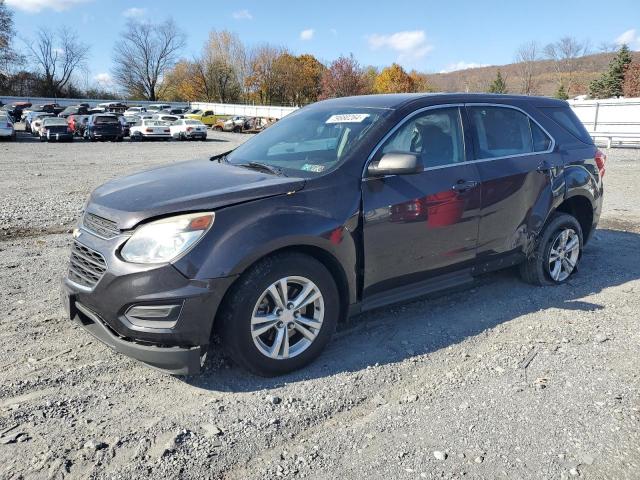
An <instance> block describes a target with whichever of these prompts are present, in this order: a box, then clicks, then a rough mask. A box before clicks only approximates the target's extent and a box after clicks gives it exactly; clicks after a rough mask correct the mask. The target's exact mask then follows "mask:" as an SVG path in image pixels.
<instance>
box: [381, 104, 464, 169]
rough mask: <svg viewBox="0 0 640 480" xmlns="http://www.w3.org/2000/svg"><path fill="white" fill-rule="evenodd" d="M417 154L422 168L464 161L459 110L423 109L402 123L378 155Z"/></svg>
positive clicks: (455, 108)
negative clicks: (423, 110) (395, 153)
mask: <svg viewBox="0 0 640 480" xmlns="http://www.w3.org/2000/svg"><path fill="white" fill-rule="evenodd" d="M389 152H402V153H414V154H417V155H418V156H419V157H420V159H421V160H422V163H423V164H424V166H425V168H429V167H437V166H440V165H449V164H454V163H459V162H464V161H465V154H464V139H463V136H462V121H461V118H460V110H459V109H458V108H457V107H454V108H441V109H436V110H427V111H426V112H424V113H421V114H418V115H416V116H415V117H413V118H411V119H410V120H408V121H407V122H405V123H404V124H403V125H402V126H401V127H400V128H399V129H398V130H397V131H396V132H395V133H394V134H393V135H392V136H391V137H390V138H389V139H388V140H387V141H386V143H385V144H384V145H383V147H382V149H381V153H382V154H385V153H389Z"/></svg>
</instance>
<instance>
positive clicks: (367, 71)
mask: <svg viewBox="0 0 640 480" xmlns="http://www.w3.org/2000/svg"><path fill="white" fill-rule="evenodd" d="M379 73H380V71H379V70H378V69H377V68H376V67H374V66H373V65H369V66H368V67H365V68H364V69H363V70H362V82H363V93H366V94H369V93H373V92H374V91H375V88H374V84H375V82H376V77H377V76H378V74H379Z"/></svg>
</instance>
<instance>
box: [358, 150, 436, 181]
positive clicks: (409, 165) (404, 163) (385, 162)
mask: <svg viewBox="0 0 640 480" xmlns="http://www.w3.org/2000/svg"><path fill="white" fill-rule="evenodd" d="M423 170H424V166H423V165H422V162H421V161H420V160H419V159H418V156H417V155H414V154H412V153H397V152H390V153H385V154H384V155H383V156H382V158H381V159H380V160H377V161H374V162H371V163H370V164H369V168H368V169H367V173H368V174H369V176H370V177H382V176H385V175H409V174H412V173H420V172H422V171H423Z"/></svg>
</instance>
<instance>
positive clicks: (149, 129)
mask: <svg viewBox="0 0 640 480" xmlns="http://www.w3.org/2000/svg"><path fill="white" fill-rule="evenodd" d="M145 132H147V133H153V128H147V129H146V130H145Z"/></svg>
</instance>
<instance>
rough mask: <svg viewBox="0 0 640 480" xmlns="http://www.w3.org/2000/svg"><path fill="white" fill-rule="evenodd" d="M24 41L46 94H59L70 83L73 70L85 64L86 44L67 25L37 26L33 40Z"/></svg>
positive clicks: (87, 47) (81, 67) (87, 49)
mask: <svg viewBox="0 0 640 480" xmlns="http://www.w3.org/2000/svg"><path fill="white" fill-rule="evenodd" d="M25 43H26V44H27V47H28V49H29V52H30V55H29V56H30V58H31V60H32V61H33V62H34V63H35V64H36V66H37V68H38V70H40V71H41V72H42V80H43V93H44V94H45V95H47V96H57V95H59V94H61V93H62V92H63V90H64V89H65V88H66V87H68V86H70V81H71V79H72V77H73V74H74V73H75V72H77V71H78V70H81V69H83V68H85V67H86V61H87V55H88V53H89V46H88V45H86V44H84V43H82V42H80V40H79V38H78V34H77V33H75V32H73V31H72V30H69V29H67V28H61V29H60V30H58V31H57V32H54V31H52V30H49V29H47V28H41V29H39V30H38V34H37V36H36V39H35V40H34V41H32V42H25Z"/></svg>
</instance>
